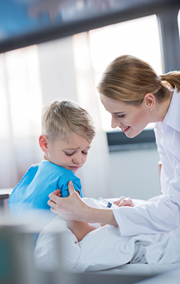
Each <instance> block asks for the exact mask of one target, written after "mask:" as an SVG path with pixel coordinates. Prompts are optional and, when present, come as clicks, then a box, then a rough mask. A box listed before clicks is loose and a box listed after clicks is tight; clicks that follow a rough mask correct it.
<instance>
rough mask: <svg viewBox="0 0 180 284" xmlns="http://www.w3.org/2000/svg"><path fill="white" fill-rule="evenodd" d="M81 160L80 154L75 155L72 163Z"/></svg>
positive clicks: (78, 162)
mask: <svg viewBox="0 0 180 284" xmlns="http://www.w3.org/2000/svg"><path fill="white" fill-rule="evenodd" d="M81 162H82V157H81V154H80V155H76V157H74V158H73V163H74V164H77V165H78V164H81Z"/></svg>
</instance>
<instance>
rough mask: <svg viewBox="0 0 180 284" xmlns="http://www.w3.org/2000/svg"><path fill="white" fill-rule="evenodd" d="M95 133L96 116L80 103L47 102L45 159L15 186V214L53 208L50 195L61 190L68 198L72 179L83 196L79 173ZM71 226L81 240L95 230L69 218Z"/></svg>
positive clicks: (12, 206)
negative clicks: (94, 120)
mask: <svg viewBox="0 0 180 284" xmlns="http://www.w3.org/2000/svg"><path fill="white" fill-rule="evenodd" d="M94 136H95V130H94V126H93V123H92V119H91V117H90V115H89V114H88V112H87V111H86V110H84V109H83V108H81V107H80V106H79V105H78V104H76V103H74V102H72V101H62V102H58V101H55V102H53V103H51V104H49V105H47V106H46V107H45V108H44V109H43V113H42V134H41V135H40V137H39V145H40V147H41V149H42V151H43V152H44V160H42V162H41V163H40V164H36V165H33V166H31V167H30V168H29V170H28V172H27V173H26V174H25V175H24V176H23V178H22V179H21V180H20V182H19V183H18V184H17V186H16V187H15V188H14V190H13V192H12V194H11V196H10V198H9V207H10V210H11V213H12V214H13V213H16V212H18V211H19V210H21V211H22V210H32V209H48V210H49V209H50V208H49V206H48V204H47V202H48V200H49V194H50V193H51V192H53V191H55V190H56V189H60V192H61V193H60V195H61V197H67V196H68V194H69V192H68V183H69V181H72V182H73V185H74V188H75V190H77V191H78V192H79V194H80V196H81V197H83V194H82V191H81V182H80V179H79V178H78V177H76V175H75V173H76V172H77V170H78V169H79V168H81V167H82V166H83V165H84V163H85V162H86V159H87V154H88V151H89V149H90V146H91V142H92V140H93V138H94ZM51 214H53V213H51ZM68 225H69V228H70V229H71V231H72V232H73V233H74V234H75V236H76V237H77V239H78V241H80V240H81V239H82V238H83V237H84V236H85V235H86V234H87V233H89V232H90V231H92V230H94V229H95V228H94V227H92V226H89V224H88V223H84V222H79V221H68Z"/></svg>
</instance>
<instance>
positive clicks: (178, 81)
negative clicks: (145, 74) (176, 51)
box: [160, 71, 180, 92]
mask: <svg viewBox="0 0 180 284" xmlns="http://www.w3.org/2000/svg"><path fill="white" fill-rule="evenodd" d="M160 77H161V80H162V81H166V82H168V83H169V84H170V85H171V86H172V88H173V89H174V88H177V90H178V92H180V72H178V71H173V72H169V73H167V74H164V75H161V76H160Z"/></svg>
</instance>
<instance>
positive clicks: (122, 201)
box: [113, 196, 134, 207]
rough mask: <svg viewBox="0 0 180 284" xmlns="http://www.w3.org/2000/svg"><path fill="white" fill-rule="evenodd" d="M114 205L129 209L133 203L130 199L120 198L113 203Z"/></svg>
mask: <svg viewBox="0 0 180 284" xmlns="http://www.w3.org/2000/svg"><path fill="white" fill-rule="evenodd" d="M113 203H114V204H116V205H117V206H118V207H123V206H129V207H134V203H133V202H132V199H131V198H130V197H126V198H125V197H124V196H121V197H120V198H119V199H118V200H116V201H114V202H113Z"/></svg>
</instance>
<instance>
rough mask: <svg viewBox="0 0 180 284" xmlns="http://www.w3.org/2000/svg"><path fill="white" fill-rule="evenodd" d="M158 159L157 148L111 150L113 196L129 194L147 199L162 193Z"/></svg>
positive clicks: (132, 196)
mask: <svg viewBox="0 0 180 284" xmlns="http://www.w3.org/2000/svg"><path fill="white" fill-rule="evenodd" d="M158 161H159V155H158V153H157V150H156V149H142V150H130V151H119V152H111V153H110V168H111V173H110V176H111V189H112V194H113V197H118V196H126V197H128V196H129V197H131V198H136V199H144V200H147V199H149V198H151V197H153V196H156V195H159V194H161V192H160V183H159V168H158Z"/></svg>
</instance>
